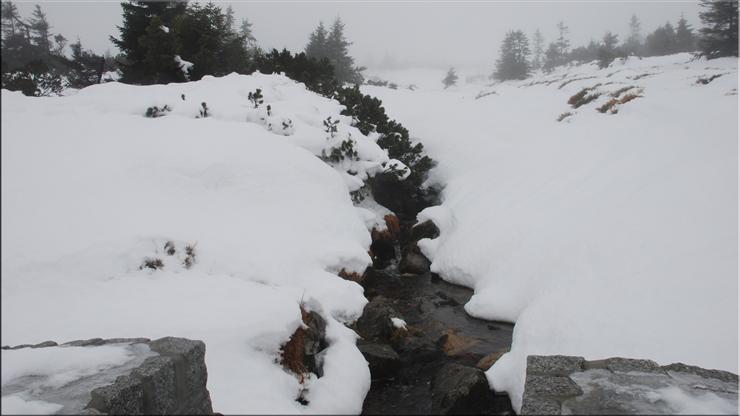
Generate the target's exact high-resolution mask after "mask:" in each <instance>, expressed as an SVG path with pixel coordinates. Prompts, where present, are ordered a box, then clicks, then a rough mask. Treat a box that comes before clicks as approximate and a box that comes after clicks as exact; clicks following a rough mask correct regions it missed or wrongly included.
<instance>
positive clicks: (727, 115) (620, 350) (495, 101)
mask: <svg viewBox="0 0 740 416" xmlns="http://www.w3.org/2000/svg"><path fill="white" fill-rule="evenodd" d="M737 63H738V61H737V59H736V58H723V59H717V60H712V61H706V60H694V59H692V57H691V55H689V54H680V55H673V56H667V57H659V58H646V59H642V60H640V59H634V58H633V59H628V60H626V61H622V60H617V61H615V62H614V63H612V65H611V66H610V67H608V68H605V69H602V70H599V69H598V67H597V66H596V65H595V64H591V65H581V66H575V67H569V68H561V69H559V70H557V71H555V72H554V73H552V74H548V75H538V76H535V77H533V78H530V79H527V80H524V81H517V82H505V83H499V84H496V85H492V86H484V85H483V84H481V86H478V87H476V86H472V85H463V86H461V87H459V89H458V90H456V91H439V90H434V91H433V90H428V91H424V90H417V91H407V90H396V91H394V90H390V89H388V88H380V87H364V88H363V90H364V91H365V92H366V93H369V94H371V95H376V96H378V97H379V98H380V99H382V100H383V104H384V106H385V108H386V110H387V111H388V113H389V114H390V115H391V117H395V118H398V119H400V120H403V123H404V125H406V126H407V127H408V128H409V130H410V131H411V133H412V135H414V136H416V137H419V138H421V140H423V142H424V144H425V148H426V149H427V151H428V152H429V154H430V156H431V157H433V158H435V159H436V160H438V161H439V167H438V169H436V170H435V171H434V172H435V173H436V175H437V178H438V179H439V180H441V181H442V182H443V183H446V184H447V187H446V189H445V190H444V193H443V199H444V203H443V204H442V205H441V206H440V207H433V208H429V209H427V210H426V211H424V212H422V213H421V214H420V218H419V219H420V220H423V219H426V218H430V219H433V220H434V221H435V222H436V223H437V224H438V225H439V226H440V228H441V236H440V237H439V238H438V239H435V240H425V241H421V242H420V243H419V246H420V247H422V249H423V250H424V252H425V253H426V254H427V255H428V256H430V257H431V258H432V259H433V263H432V270H433V271H435V272H438V273H440V274H441V275H442V276H443V277H444V278H445V279H447V280H449V281H452V282H456V283H460V284H464V285H467V286H470V287H472V288H474V289H475V295H474V296H473V298H472V299H471V301H470V302H469V303H468V304H467V305H466V310H467V311H468V312H469V313H470V314H472V315H475V316H479V317H484V318H488V319H500V320H507V321H515V322H516V327H515V330H514V340H513V345H512V349H511V352H510V353H508V354H506V355H504V356H503V358H501V359H500V360H499V361H498V362H497V363H496V364H495V365H494V366H493V367H492V368H491V370H489V372H488V376H489V380H490V381H491V383H492V386H493V387H494V388H495V389H497V390H506V391H508V392H509V393H510V395H511V397H512V401H513V403H514V407H515V409H518V408H519V407H520V406H521V393H522V390H523V387H524V375H525V366H526V357H527V356H528V355H531V354H538V355H552V354H564V355H578V356H585V357H586V358H587V359H599V358H606V357H610V356H626V357H640V358H649V359H653V360H655V361H657V362H659V363H661V364H668V363H671V362H676V361H682V362H686V363H690V364H694V365H699V366H702V367H706V368H717V369H724V370H729V371H733V372H737V368H738V359H737V349H738V341H737V340H738V297H737V293H738V279H737V278H738V269H737V267H738V264H737V258H738V257H737V253H738V245H737V237H738V235H737V226H738V223H737V217H738V205H737V201H738V180H737V155H738V128H737V122H738V119H737V114H738V113H737V112H738V97H737ZM584 89H586V91H585V92H584ZM589 95H595V96H590V97H589ZM574 96H575V98H573V97H574ZM579 96H580V98H579ZM569 101H571V102H572V103H573V105H569V103H568V102H569ZM576 105H577V106H578V108H574V106H576ZM601 110H603V112H602V111H601ZM565 113H571V114H569V115H566V114H565ZM558 119H562V121H560V122H558V121H557V120H558Z"/></svg>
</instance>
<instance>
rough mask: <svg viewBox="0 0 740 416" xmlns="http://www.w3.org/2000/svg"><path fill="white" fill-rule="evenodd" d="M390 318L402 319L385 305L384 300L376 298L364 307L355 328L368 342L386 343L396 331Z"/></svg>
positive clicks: (379, 297) (385, 301)
mask: <svg viewBox="0 0 740 416" xmlns="http://www.w3.org/2000/svg"><path fill="white" fill-rule="evenodd" d="M391 318H401V319H403V317H402V316H401V315H400V314H399V313H398V312H396V311H395V310H394V309H393V308H392V307H391V306H390V305H388V304H387V300H386V298H383V297H381V296H377V297H375V298H374V299H373V300H372V301H371V302H370V303H368V304H367V305H365V309H364V310H363V311H362V316H361V317H360V319H358V320H357V323H356V328H357V331H358V332H359V333H360V335H361V336H362V337H363V338H364V339H366V340H368V341H370V340H383V341H387V340H389V339H390V338H391V337H392V336H393V333H394V332H395V329H396V328H395V327H394V326H393V323H392V321H391Z"/></svg>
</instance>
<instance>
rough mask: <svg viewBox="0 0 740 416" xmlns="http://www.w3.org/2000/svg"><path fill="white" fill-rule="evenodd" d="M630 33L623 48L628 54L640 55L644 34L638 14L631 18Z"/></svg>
mask: <svg viewBox="0 0 740 416" xmlns="http://www.w3.org/2000/svg"><path fill="white" fill-rule="evenodd" d="M629 27H630V34H629V36H627V39H626V40H625V42H624V45H623V46H622V48H623V49H624V52H625V53H626V54H627V55H635V56H640V55H641V53H642V34H641V32H640V19H638V18H637V16H636V15H634V14H633V15H632V17H631V18H630V23H629Z"/></svg>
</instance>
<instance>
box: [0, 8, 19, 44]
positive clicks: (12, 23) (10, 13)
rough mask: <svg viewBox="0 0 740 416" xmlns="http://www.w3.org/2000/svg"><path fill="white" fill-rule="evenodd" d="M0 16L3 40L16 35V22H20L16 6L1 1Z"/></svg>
mask: <svg viewBox="0 0 740 416" xmlns="http://www.w3.org/2000/svg"><path fill="white" fill-rule="evenodd" d="M0 16H2V23H3V40H4V39H5V38H8V37H10V36H12V35H15V34H16V26H17V23H16V22H18V21H20V20H21V18H20V14H19V13H18V6H16V5H15V3H13V2H12V1H3V2H2V6H0Z"/></svg>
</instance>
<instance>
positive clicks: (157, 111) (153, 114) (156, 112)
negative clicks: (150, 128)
mask: <svg viewBox="0 0 740 416" xmlns="http://www.w3.org/2000/svg"><path fill="white" fill-rule="evenodd" d="M170 111H172V109H171V108H170V107H169V106H168V105H167V104H165V105H164V107H162V108H159V107H157V106H156V105H153V106H151V107H149V108H147V109H146V113H144V116H145V117H149V118H157V117H162V116H165V115H167V113H169V112H170Z"/></svg>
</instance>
